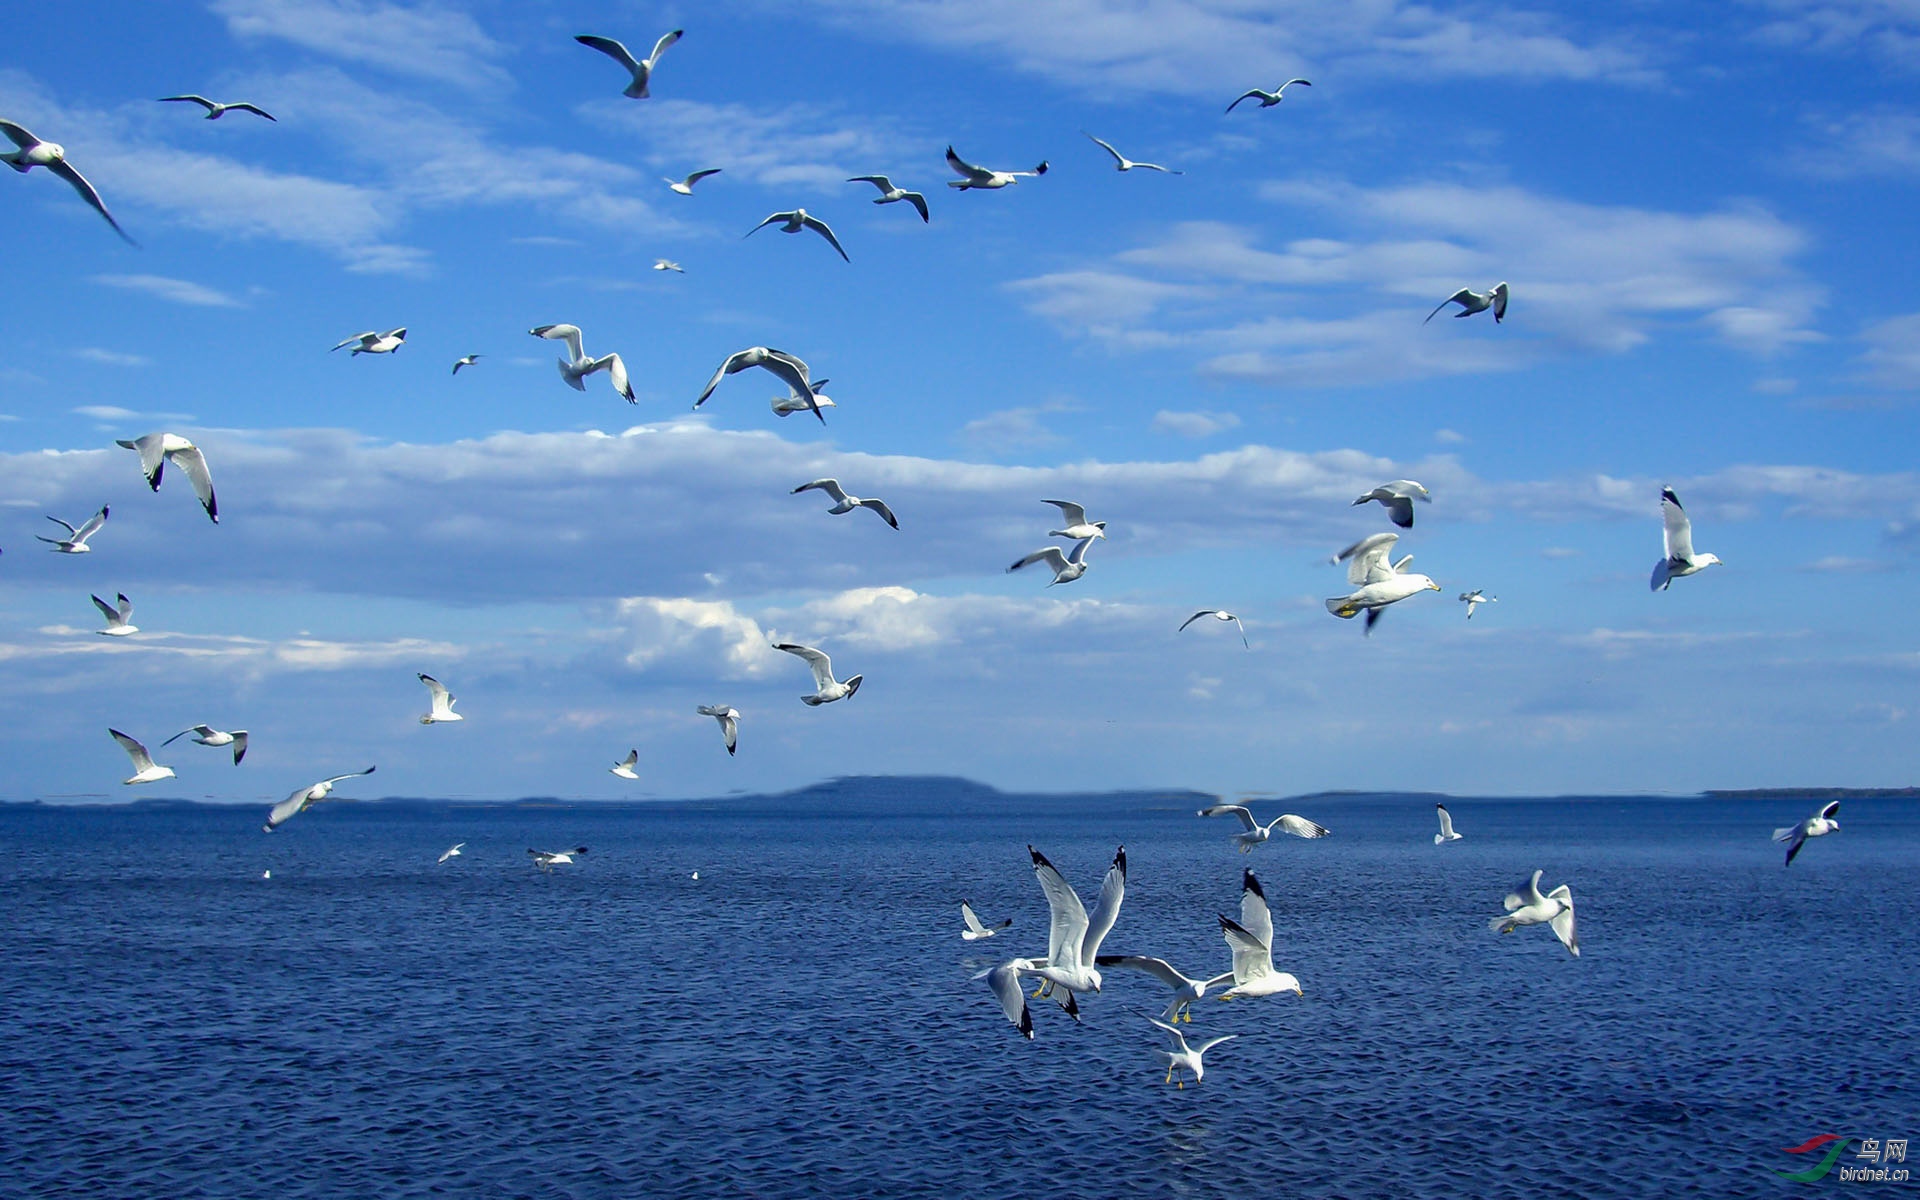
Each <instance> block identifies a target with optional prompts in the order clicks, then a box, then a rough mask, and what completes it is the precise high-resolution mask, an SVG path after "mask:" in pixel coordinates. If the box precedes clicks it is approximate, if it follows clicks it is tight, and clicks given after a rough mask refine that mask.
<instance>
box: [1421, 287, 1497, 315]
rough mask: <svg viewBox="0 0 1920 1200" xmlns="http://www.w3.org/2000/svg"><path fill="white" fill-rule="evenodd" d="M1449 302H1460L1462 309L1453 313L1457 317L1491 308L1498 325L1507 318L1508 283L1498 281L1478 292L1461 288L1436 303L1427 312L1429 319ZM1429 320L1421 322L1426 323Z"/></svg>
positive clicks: (1438, 313)
mask: <svg viewBox="0 0 1920 1200" xmlns="http://www.w3.org/2000/svg"><path fill="white" fill-rule="evenodd" d="M1449 304H1458V305H1459V306H1460V311H1459V312H1457V313H1455V314H1453V315H1454V317H1455V318H1456V319H1457V318H1460V317H1470V316H1472V315H1473V314H1475V313H1477V312H1485V311H1487V310H1488V309H1489V308H1490V309H1492V310H1493V321H1494V324H1496V325H1497V324H1499V323H1500V322H1502V321H1504V320H1506V319H1507V285H1506V284H1504V283H1496V284H1494V285H1493V287H1491V288H1489V289H1488V290H1487V291H1484V292H1476V291H1474V290H1473V289H1472V288H1461V289H1460V290H1459V291H1457V292H1455V293H1454V294H1453V295H1451V296H1448V297H1447V298H1446V299H1445V300H1442V301H1441V302H1440V303H1439V304H1437V305H1435V306H1434V309H1433V311H1432V312H1430V313H1428V314H1427V321H1431V320H1433V319H1434V318H1435V317H1437V316H1439V315H1440V310H1441V309H1443V308H1445V307H1446V306H1447V305H1449ZM1427 321H1422V322H1420V323H1421V324H1422V325H1425V324H1426V323H1427Z"/></svg>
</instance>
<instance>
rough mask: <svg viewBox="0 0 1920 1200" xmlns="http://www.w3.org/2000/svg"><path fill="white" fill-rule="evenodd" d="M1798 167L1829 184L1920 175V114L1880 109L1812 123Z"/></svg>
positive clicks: (1796, 157)
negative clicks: (1867, 178)
mask: <svg viewBox="0 0 1920 1200" xmlns="http://www.w3.org/2000/svg"><path fill="white" fill-rule="evenodd" d="M1808 124H1809V126H1810V127H1811V129H1812V140H1811V142H1810V144H1808V145H1805V146H1802V147H1801V148H1800V149H1799V150H1797V151H1796V152H1795V153H1794V154H1793V156H1792V158H1791V162H1792V163H1793V165H1795V166H1798V167H1799V168H1800V169H1801V170H1804V171H1806V172H1808V173H1809V174H1813V175H1817V176H1820V177H1822V178H1826V179H1858V178H1862V177H1871V176H1876V175H1880V176H1886V175H1893V176H1901V175H1915V174H1920V113H1914V112H1909V111H1907V110H1904V109H1892V108H1878V109H1872V110H1870V111H1867V112H1856V113H1847V114H1845V115H1844V116H1840V117H1831V118H1825V119H1821V120H1817V121H1809V122H1808Z"/></svg>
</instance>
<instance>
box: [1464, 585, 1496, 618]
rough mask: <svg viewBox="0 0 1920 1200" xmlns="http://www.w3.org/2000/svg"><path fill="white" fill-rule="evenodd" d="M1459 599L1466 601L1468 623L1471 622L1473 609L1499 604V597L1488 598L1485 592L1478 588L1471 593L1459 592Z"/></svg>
mask: <svg viewBox="0 0 1920 1200" xmlns="http://www.w3.org/2000/svg"><path fill="white" fill-rule="evenodd" d="M1460 599H1462V600H1464V601H1466V604H1467V620H1469V621H1471V620H1473V610H1474V609H1475V608H1478V607H1479V606H1480V605H1482V604H1498V603H1500V597H1498V596H1489V595H1487V594H1486V593H1485V592H1483V591H1481V590H1480V589H1479V588H1475V589H1474V590H1473V591H1471V592H1461V593H1460Z"/></svg>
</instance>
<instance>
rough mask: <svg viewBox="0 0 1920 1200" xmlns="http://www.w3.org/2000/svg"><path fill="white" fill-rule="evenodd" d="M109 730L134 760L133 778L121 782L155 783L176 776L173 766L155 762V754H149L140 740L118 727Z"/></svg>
mask: <svg viewBox="0 0 1920 1200" xmlns="http://www.w3.org/2000/svg"><path fill="white" fill-rule="evenodd" d="M107 732H108V733H110V734H112V735H113V740H114V741H116V742H119V743H120V748H121V749H122V750H125V751H126V752H127V757H128V758H130V759H132V760H133V778H131V779H122V780H121V781H120V782H121V783H123V784H128V783H153V782H154V781H155V780H160V779H172V778H174V777H175V776H174V774H173V768H172V767H162V766H159V765H157V764H155V763H154V761H153V756H152V755H151V754H148V753H147V748H146V747H145V746H142V745H141V744H140V743H139V742H137V741H135V740H133V739H132V738H130V737H128V736H127V735H126V734H124V733H121V732H120V731H119V730H118V729H109V730H107Z"/></svg>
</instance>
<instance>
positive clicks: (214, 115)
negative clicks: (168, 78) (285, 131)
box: [160, 92, 278, 124]
mask: <svg viewBox="0 0 1920 1200" xmlns="http://www.w3.org/2000/svg"><path fill="white" fill-rule="evenodd" d="M175 100H185V101H187V102H188V103H190V104H198V105H199V106H200V107H202V108H204V109H206V110H207V120H209V121H218V120H219V119H220V118H221V117H224V116H226V115H227V114H228V113H230V112H233V111H234V110H235V109H238V110H239V111H241V112H250V113H252V114H253V115H254V116H256V117H265V118H266V119H267V120H269V121H272V120H273V114H272V113H270V112H268V111H267V110H266V109H264V108H261V107H260V106H259V105H258V104H248V103H246V102H245V101H240V102H237V103H234V104H220V103H217V102H215V101H213V100H209V99H207V98H206V97H205V96H196V95H193V94H192V93H191V92H189V93H188V94H187V95H185V96H162V97H160V103H162V104H168V103H171V102H173V101H175ZM275 124H278V122H275Z"/></svg>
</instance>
